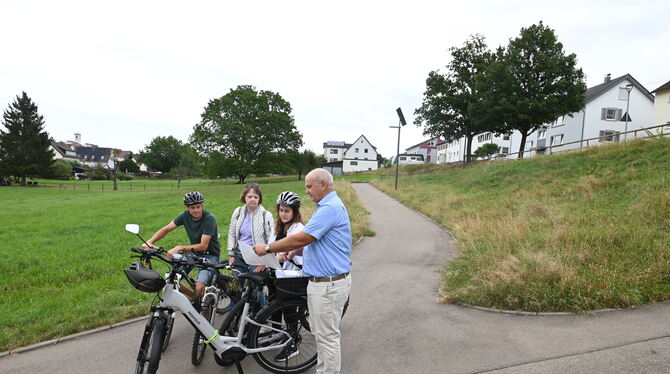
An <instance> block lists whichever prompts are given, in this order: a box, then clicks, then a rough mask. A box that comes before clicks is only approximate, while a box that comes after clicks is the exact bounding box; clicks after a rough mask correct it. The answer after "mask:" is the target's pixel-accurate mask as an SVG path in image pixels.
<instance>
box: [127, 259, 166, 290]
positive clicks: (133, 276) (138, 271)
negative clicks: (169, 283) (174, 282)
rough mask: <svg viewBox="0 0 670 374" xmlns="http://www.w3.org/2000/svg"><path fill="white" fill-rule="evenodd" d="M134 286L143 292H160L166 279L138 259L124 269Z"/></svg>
mask: <svg viewBox="0 0 670 374" xmlns="http://www.w3.org/2000/svg"><path fill="white" fill-rule="evenodd" d="M123 272H124V273H126V277H127V278H128V281H129V282H130V284H132V285H133V287H135V288H137V289H138V290H140V291H142V292H158V291H160V290H161V289H162V288H163V287H164V286H165V280H164V279H163V278H161V276H160V274H158V273H157V272H155V271H153V270H151V269H147V268H145V267H144V265H142V263H141V262H139V261H136V262H133V263H132V264H130V266H128V269H125V270H124V271H123Z"/></svg>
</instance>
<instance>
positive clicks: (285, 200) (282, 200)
mask: <svg viewBox="0 0 670 374" xmlns="http://www.w3.org/2000/svg"><path fill="white" fill-rule="evenodd" d="M277 204H278V205H288V206H294V207H296V208H300V196H298V194H297V193H295V192H291V191H284V192H282V193H280V194H279V196H277Z"/></svg>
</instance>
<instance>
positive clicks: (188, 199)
mask: <svg viewBox="0 0 670 374" xmlns="http://www.w3.org/2000/svg"><path fill="white" fill-rule="evenodd" d="M204 202H205V198H204V197H203V196H202V194H201V193H200V192H196V191H194V192H189V193H187V194H186V195H184V205H186V206H188V205H193V204H202V203H204Z"/></svg>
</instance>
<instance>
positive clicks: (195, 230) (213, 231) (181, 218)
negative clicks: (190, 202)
mask: <svg viewBox="0 0 670 374" xmlns="http://www.w3.org/2000/svg"><path fill="white" fill-rule="evenodd" d="M172 222H174V224H175V225H177V226H184V229H186V234H187V235H188V240H189V241H190V242H191V244H200V242H201V241H202V236H203V235H210V236H211V237H212V238H211V239H210V241H209V246H208V247H207V252H205V253H204V254H207V255H213V256H217V257H218V256H219V254H220V253H221V246H220V245H219V232H218V228H217V224H216V218H214V215H212V214H211V213H209V212H208V211H206V210H203V211H202V218H201V219H200V221H194V220H193V217H192V216H191V215H190V214H189V213H188V210H184V211H183V212H182V213H181V214H180V215H178V216H177V218H175V219H174V220H173V221H172Z"/></svg>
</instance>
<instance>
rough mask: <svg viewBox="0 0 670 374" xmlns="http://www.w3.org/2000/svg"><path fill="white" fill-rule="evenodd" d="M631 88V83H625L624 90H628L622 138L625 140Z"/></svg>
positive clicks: (626, 138)
mask: <svg viewBox="0 0 670 374" xmlns="http://www.w3.org/2000/svg"><path fill="white" fill-rule="evenodd" d="M632 90H633V85H632V84H631V83H628V84H627V85H626V91H628V94H627V95H628V97H627V98H626V118H625V120H626V127H625V128H624V134H623V140H624V141H626V140H628V119H629V118H630V115H629V114H628V109H630V91H632Z"/></svg>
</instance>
